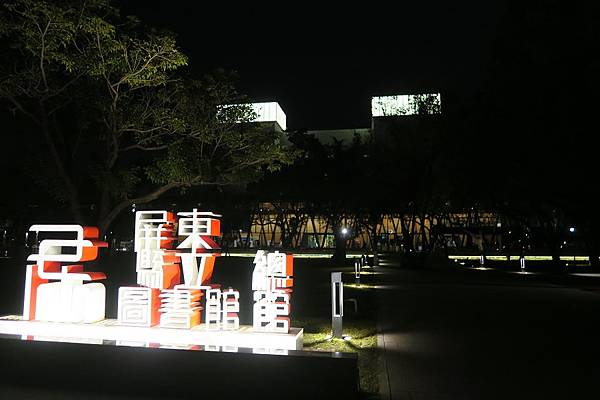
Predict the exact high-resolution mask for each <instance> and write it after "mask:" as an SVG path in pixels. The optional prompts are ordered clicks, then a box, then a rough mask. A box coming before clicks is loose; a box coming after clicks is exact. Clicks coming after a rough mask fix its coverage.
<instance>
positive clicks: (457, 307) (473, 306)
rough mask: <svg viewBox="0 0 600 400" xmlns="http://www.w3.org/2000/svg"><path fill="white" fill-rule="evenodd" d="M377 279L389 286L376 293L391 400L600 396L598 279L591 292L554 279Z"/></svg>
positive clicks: (404, 273)
mask: <svg viewBox="0 0 600 400" xmlns="http://www.w3.org/2000/svg"><path fill="white" fill-rule="evenodd" d="M379 271H381V272H384V273H385V274H383V275H376V276H375V277H376V279H377V280H378V281H379V282H380V283H383V284H385V285H387V288H380V289H377V294H378V300H379V303H380V313H379V329H380V332H381V334H380V337H379V339H380V340H379V342H380V347H383V348H384V350H385V351H384V362H383V364H384V365H383V367H382V368H383V372H382V373H381V374H380V376H381V379H380V387H381V392H382V395H383V396H382V398H383V399H389V398H391V399H394V400H396V399H409V400H418V399H429V400H438V399H439V400H446V399H461V400H463V399H509V398H510V399H515V398H528V399H533V398H535V399H538V398H545V399H547V398H561V399H564V398H588V397H585V396H584V394H586V393H594V392H595V393H597V391H598V390H600V389H598V386H597V377H598V376H599V373H600V323H597V322H598V320H599V319H600V291H596V289H600V279H597V280H596V281H594V282H591V283H590V282H587V283H586V286H585V290H583V289H582V288H581V287H573V286H566V285H562V284H561V283H560V282H557V281H556V278H553V282H554V283H552V284H550V283H547V282H544V281H543V280H541V279H540V278H539V277H537V276H536V277H535V278H534V277H533V276H530V275H516V274H494V273H491V274H490V273H487V272H484V271H464V270H462V271H458V270H451V271H450V270H448V271H442V270H416V269H402V268H400V267H399V266H398V265H397V264H395V263H394V262H393V261H391V262H388V265H387V266H382V267H380V268H379ZM594 285H595V286H594ZM593 397H595V396H593Z"/></svg>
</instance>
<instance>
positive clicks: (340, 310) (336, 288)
mask: <svg viewBox="0 0 600 400" xmlns="http://www.w3.org/2000/svg"><path fill="white" fill-rule="evenodd" d="M343 317H344V284H343V282H342V273H341V272H332V273H331V332H332V335H333V337H335V338H341V337H342V318H343Z"/></svg>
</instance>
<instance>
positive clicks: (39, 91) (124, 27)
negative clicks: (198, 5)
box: [0, 0, 293, 232]
mask: <svg viewBox="0 0 600 400" xmlns="http://www.w3.org/2000/svg"><path fill="white" fill-rule="evenodd" d="M0 22H1V23H2V30H1V31H0V37H1V38H2V41H3V46H2V47H3V50H4V54H3V59H6V60H13V62H12V64H11V63H5V65H4V67H5V68H4V69H3V70H1V71H0V97H1V98H3V99H5V101H6V103H7V104H8V105H9V108H10V110H11V111H12V112H13V113H17V112H18V113H21V114H22V115H25V116H27V117H28V120H29V121H30V122H31V123H32V125H33V127H34V129H33V130H34V132H32V138H35V139H39V138H40V137H41V138H43V139H44V144H45V146H44V147H43V150H44V151H43V152H41V154H40V155H41V157H40V158H39V159H40V160H41V161H40V162H41V165H37V166H36V167H37V168H36V170H38V171H42V172H46V173H45V174H42V176H40V177H39V178H40V179H39V182H40V183H45V188H46V189H47V190H48V192H50V193H51V194H52V195H53V196H54V198H56V199H57V200H59V201H61V202H64V203H67V204H68V205H69V208H70V211H71V216H72V218H73V219H74V220H76V221H78V222H82V221H85V220H87V221H90V220H93V221H94V222H95V223H97V224H98V225H99V226H100V229H101V231H102V232H106V230H107V229H108V227H109V226H110V224H111V223H112V222H113V220H114V219H115V218H116V217H117V216H118V215H119V214H120V213H121V212H122V211H123V210H125V209H126V208H128V207H129V206H130V205H132V204H134V203H135V204H143V203H146V202H149V201H152V200H155V199H157V198H158V197H160V196H161V195H162V194H164V193H166V192H167V191H169V190H173V189H176V188H179V189H182V190H183V189H185V188H187V187H191V186H199V185H231V184H244V183H246V182H249V181H251V180H253V179H256V178H257V177H259V176H260V174H261V173H262V172H263V171H264V170H265V169H267V170H275V169H277V168H279V166H280V165H281V164H286V163H289V162H291V160H292V159H293V152H292V151H286V149H285V148H284V147H283V146H282V144H281V143H280V142H279V138H278V137H277V136H276V135H275V134H273V133H270V132H268V131H265V130H262V129H260V127H259V126H256V125H255V124H252V123H251V121H252V120H253V117H254V115H253V113H252V110H251V108H250V107H249V106H248V105H244V104H243V102H244V100H245V99H244V97H243V96H241V95H240V94H238V93H237V91H236V89H235V87H234V85H233V76H232V75H231V74H227V73H225V72H224V71H216V72H215V73H214V74H212V75H206V76H204V77H202V78H201V79H193V78H190V77H187V76H184V75H183V74H182V73H180V70H181V67H183V66H186V65H187V58H186V56H185V55H184V54H183V53H181V52H180V51H179V50H178V48H177V45H176V42H175V40H174V38H173V37H172V36H171V35H169V34H165V33H158V32H155V31H153V30H148V29H142V28H141V26H140V24H139V22H138V21H137V20H135V19H134V18H121V17H120V16H119V13H118V10H117V9H115V8H113V7H111V6H110V4H109V2H108V1H107V0H93V1H87V2H74V1H67V0H64V1H58V2H44V1H35V0H14V1H12V2H9V3H6V4H4V11H3V12H2V14H0ZM52 176H55V177H56V178H55V179H51V182H52V184H47V183H48V182H49V180H48V178H50V177H52ZM84 203H91V208H92V209H93V212H92V213H85V212H83V210H84V207H83V204H84Z"/></svg>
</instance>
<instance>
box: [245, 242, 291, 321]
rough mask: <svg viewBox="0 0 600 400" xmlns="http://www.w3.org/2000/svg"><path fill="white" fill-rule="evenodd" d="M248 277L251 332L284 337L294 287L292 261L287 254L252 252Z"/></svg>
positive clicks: (262, 251)
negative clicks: (251, 262)
mask: <svg viewBox="0 0 600 400" xmlns="http://www.w3.org/2000/svg"><path fill="white" fill-rule="evenodd" d="M254 265H255V267H254V272H253V273H252V290H253V291H254V307H253V311H254V313H253V314H254V315H253V316H254V322H253V328H254V330H255V331H261V332H281V333H288V332H289V330H290V318H289V316H290V312H291V306H290V300H291V296H292V287H293V286H294V281H293V278H292V277H293V274H294V259H293V256H292V255H291V254H285V253H280V252H278V251H276V252H274V253H268V252H266V251H264V250H259V251H257V252H256V256H255V258H254Z"/></svg>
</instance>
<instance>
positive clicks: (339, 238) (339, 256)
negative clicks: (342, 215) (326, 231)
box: [333, 222, 346, 261]
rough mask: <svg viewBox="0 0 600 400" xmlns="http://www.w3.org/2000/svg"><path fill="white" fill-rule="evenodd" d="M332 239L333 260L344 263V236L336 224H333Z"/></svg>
mask: <svg viewBox="0 0 600 400" xmlns="http://www.w3.org/2000/svg"><path fill="white" fill-rule="evenodd" d="M333 237H334V238H335V251H334V253H333V259H334V260H335V261H344V260H345V259H346V235H344V234H343V233H342V226H341V225H340V224H339V223H337V222H336V223H334V224H333Z"/></svg>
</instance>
